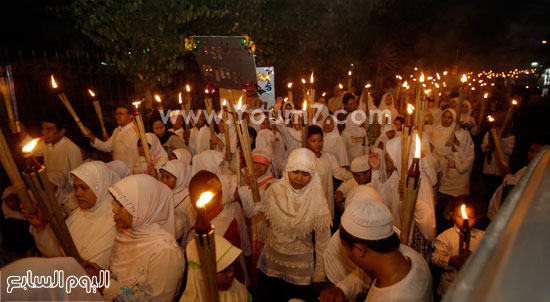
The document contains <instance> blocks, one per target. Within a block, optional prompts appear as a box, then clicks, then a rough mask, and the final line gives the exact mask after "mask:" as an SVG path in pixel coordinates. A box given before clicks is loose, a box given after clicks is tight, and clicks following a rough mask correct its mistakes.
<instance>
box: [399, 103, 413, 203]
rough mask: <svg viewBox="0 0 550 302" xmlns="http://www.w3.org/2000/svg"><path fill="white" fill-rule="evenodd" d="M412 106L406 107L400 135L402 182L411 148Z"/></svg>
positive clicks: (405, 177) (404, 178) (405, 174)
mask: <svg viewBox="0 0 550 302" xmlns="http://www.w3.org/2000/svg"><path fill="white" fill-rule="evenodd" d="M413 112H414V106H413V105H411V104H409V105H408V108H407V116H406V117H405V124H404V125H403V135H402V137H401V180H402V181H403V183H405V181H406V180H407V169H408V168H409V151H410V148H411V132H412V126H413V125H412V118H413V117H412V114H413ZM400 198H401V200H404V198H405V196H404V194H403V193H401V194H400Z"/></svg>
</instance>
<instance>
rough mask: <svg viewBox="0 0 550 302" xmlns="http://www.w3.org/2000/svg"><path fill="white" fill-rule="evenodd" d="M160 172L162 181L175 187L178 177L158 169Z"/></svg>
mask: <svg viewBox="0 0 550 302" xmlns="http://www.w3.org/2000/svg"><path fill="white" fill-rule="evenodd" d="M160 174H162V183H163V184H165V185H167V186H168V187H169V188H170V189H172V190H173V189H174V188H175V187H176V182H177V181H178V179H177V178H175V177H174V176H173V175H172V174H170V173H168V172H166V171H164V170H160Z"/></svg>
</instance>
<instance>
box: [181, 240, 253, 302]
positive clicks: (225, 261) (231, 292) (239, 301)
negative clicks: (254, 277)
mask: <svg viewBox="0 0 550 302" xmlns="http://www.w3.org/2000/svg"><path fill="white" fill-rule="evenodd" d="M214 238H215V239H214V240H215V241H216V272H217V273H216V279H217V280H219V281H218V282H217V285H218V294H219V301H220V302H246V301H249V295H248V290H247V289H246V287H245V286H244V285H243V284H242V283H241V282H239V280H236V279H235V278H234V265H233V264H234V263H235V261H236V260H237V259H238V258H239V255H240V254H241V253H242V251H241V249H239V248H238V247H236V246H234V245H232V244H231V243H230V242H229V241H227V240H226V239H225V238H223V237H222V236H220V235H215V237H214ZM186 254H187V263H188V264H189V268H188V270H187V285H186V287H185V291H184V292H183V295H182V296H181V298H180V302H187V301H194V302H208V301H206V297H205V296H204V289H205V285H204V279H203V277H202V275H201V269H200V268H201V267H200V265H201V263H200V259H199V254H198V252H197V245H196V243H195V241H194V240H193V241H191V242H190V243H189V245H188V246H187V249H186Z"/></svg>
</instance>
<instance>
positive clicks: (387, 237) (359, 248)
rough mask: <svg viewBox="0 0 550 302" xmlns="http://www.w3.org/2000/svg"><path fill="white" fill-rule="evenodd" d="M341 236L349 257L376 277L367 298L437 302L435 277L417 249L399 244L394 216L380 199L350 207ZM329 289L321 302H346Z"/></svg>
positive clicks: (341, 227) (343, 221)
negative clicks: (434, 284)
mask: <svg viewBox="0 0 550 302" xmlns="http://www.w3.org/2000/svg"><path fill="white" fill-rule="evenodd" d="M340 238H341V240H342V244H343V245H344V248H345V249H346V252H347V254H348V257H349V258H350V259H351V260H352V261H353V262H354V263H355V264H356V265H357V266H358V267H359V268H361V269H362V270H363V271H364V272H365V273H367V274H368V275H369V276H371V277H372V279H373V282H372V283H371V285H370V289H369V293H368V295H367V299H366V301H368V302H375V301H409V302H412V301H419V302H420V301H433V295H432V276H431V273H430V269H429V267H428V264H427V263H426V261H425V260H424V259H423V258H422V256H420V254H418V253H417V252H416V251H414V250H413V249H411V248H410V247H408V246H406V245H400V244H399V238H398V236H397V234H396V233H395V232H394V229H393V223H392V215H391V213H390V211H389V209H388V208H387V207H385V206H384V205H383V204H381V203H380V202H376V201H372V200H361V201H357V202H354V203H352V204H350V205H348V207H347V208H346V211H345V212H344V215H342V224H341V225H340ZM343 295H344V292H343V291H341V292H340V297H339V299H335V298H334V297H330V298H331V299H329V297H326V296H328V294H327V293H326V292H324V293H323V295H321V299H320V300H321V301H343V298H344V297H343Z"/></svg>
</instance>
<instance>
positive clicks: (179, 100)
mask: <svg viewBox="0 0 550 302" xmlns="http://www.w3.org/2000/svg"><path fill="white" fill-rule="evenodd" d="M178 103H180V104H181V103H183V100H182V99H181V92H180V93H178Z"/></svg>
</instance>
